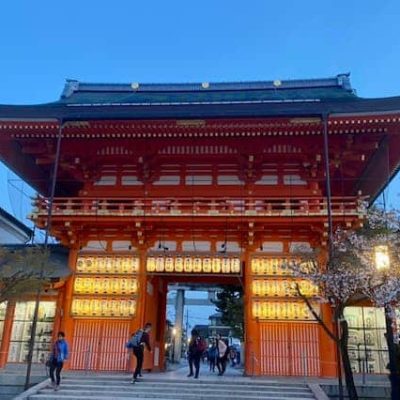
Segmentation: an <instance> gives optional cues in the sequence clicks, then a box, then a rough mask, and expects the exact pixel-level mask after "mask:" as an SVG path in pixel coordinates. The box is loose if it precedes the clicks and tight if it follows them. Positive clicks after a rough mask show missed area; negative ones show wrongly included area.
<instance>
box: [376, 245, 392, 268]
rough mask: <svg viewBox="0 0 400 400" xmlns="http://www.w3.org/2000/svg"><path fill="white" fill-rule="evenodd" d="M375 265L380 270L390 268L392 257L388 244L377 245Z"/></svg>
mask: <svg viewBox="0 0 400 400" xmlns="http://www.w3.org/2000/svg"><path fill="white" fill-rule="evenodd" d="M375 266H376V269H377V270H379V271H382V270H387V269H389V267H390V259H389V249H388V247H387V246H375Z"/></svg>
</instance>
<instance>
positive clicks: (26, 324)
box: [8, 301, 56, 362]
mask: <svg viewBox="0 0 400 400" xmlns="http://www.w3.org/2000/svg"><path fill="white" fill-rule="evenodd" d="M34 310H35V302H34V301H28V302H18V303H17V304H16V307H15V314H14V323H13V328H12V332H11V342H10V350H9V352H8V362H26V360H27V356H28V349H29V339H30V334H31V328H32V319H33V314H34ZM55 311H56V303H55V302H54V301H41V302H40V305H39V314H38V324H37V328H36V338H35V347H34V352H33V357H32V361H33V362H44V361H45V360H46V358H47V356H48V353H49V351H50V348H51V338H52V333H53V324H54V317H55Z"/></svg>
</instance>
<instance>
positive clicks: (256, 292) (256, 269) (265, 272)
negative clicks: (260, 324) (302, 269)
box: [251, 257, 318, 321]
mask: <svg viewBox="0 0 400 400" xmlns="http://www.w3.org/2000/svg"><path fill="white" fill-rule="evenodd" d="M295 262H296V260H295V259H293V258H290V257H281V258H275V257H255V258H253V259H252V260H251V274H252V283H251V289H252V295H253V298H252V315H253V317H254V318H259V319H265V320H293V321H296V320H299V321H300V320H302V321H304V320H311V321H312V320H314V318H313V316H312V314H311V313H310V312H309V310H308V308H307V306H306V304H304V302H303V301H297V300H296V297H297V298H298V296H299V295H298V292H297V290H296V289H295V288H296V285H298V286H299V289H300V291H301V293H302V294H303V295H305V296H306V297H310V298H312V297H315V296H317V295H318V286H317V285H315V284H313V283H312V282H311V281H310V280H307V279H300V278H296V277H294V276H293V271H292V268H291V264H292V265H293V264H294V263H295Z"/></svg>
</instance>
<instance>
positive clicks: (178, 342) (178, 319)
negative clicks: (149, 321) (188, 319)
mask: <svg viewBox="0 0 400 400" xmlns="http://www.w3.org/2000/svg"><path fill="white" fill-rule="evenodd" d="M184 308H185V291H184V290H183V289H179V290H177V291H176V299H175V329H176V333H175V337H174V361H175V362H179V361H180V359H181V355H182V332H183V313H184ZM186 333H187V335H189V334H190V333H189V332H186Z"/></svg>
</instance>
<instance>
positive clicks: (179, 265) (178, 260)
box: [175, 257, 183, 272]
mask: <svg viewBox="0 0 400 400" xmlns="http://www.w3.org/2000/svg"><path fill="white" fill-rule="evenodd" d="M175 271H176V272H182V271H183V258H182V257H176V258H175Z"/></svg>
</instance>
